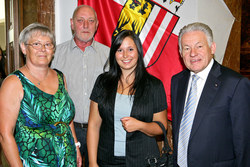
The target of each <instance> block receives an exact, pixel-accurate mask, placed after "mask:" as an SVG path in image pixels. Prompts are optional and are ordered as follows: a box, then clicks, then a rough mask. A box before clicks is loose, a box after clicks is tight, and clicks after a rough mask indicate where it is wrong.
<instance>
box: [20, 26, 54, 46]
mask: <svg viewBox="0 0 250 167" xmlns="http://www.w3.org/2000/svg"><path fill="white" fill-rule="evenodd" d="M36 33H40V34H41V35H42V36H48V37H49V38H50V39H51V41H52V44H53V45H54V46H56V40H55V35H54V33H52V31H51V30H50V29H49V27H47V26H45V25H43V24H40V23H32V24H30V25H28V26H27V27H25V28H24V29H23V31H22V32H21V33H20V35H19V45H21V44H22V43H24V44H27V42H28V41H29V40H30V39H31V38H32V35H34V34H36Z"/></svg>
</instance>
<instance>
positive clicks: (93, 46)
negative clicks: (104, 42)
mask: <svg viewBox="0 0 250 167" xmlns="http://www.w3.org/2000/svg"><path fill="white" fill-rule="evenodd" d="M70 48H71V50H73V49H75V48H79V47H78V46H77V45H76V43H75V41H74V36H73V37H72V39H71V42H70ZM87 48H90V49H91V48H92V49H93V50H94V51H95V52H97V50H96V41H95V40H94V39H93V42H92V44H91V45H90V46H87V47H86V48H85V50H86V49H87Z"/></svg>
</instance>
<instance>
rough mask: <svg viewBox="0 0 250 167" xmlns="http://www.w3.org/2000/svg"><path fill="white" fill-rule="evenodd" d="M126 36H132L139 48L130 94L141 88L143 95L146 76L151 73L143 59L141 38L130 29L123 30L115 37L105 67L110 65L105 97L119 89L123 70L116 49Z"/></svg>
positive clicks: (105, 81) (105, 82)
mask: <svg viewBox="0 0 250 167" xmlns="http://www.w3.org/2000/svg"><path fill="white" fill-rule="evenodd" d="M126 37H130V38H131V39H133V41H134V43H135V45H136V47H137V50H138V61H137V65H136V68H135V69H134V71H133V72H132V73H135V79H134V82H133V83H132V86H131V88H130V90H129V94H130V95H133V94H135V92H136V91H138V90H139V88H140V90H141V91H140V92H141V93H140V94H141V95H142V93H143V90H142V89H144V84H145V82H144V81H145V79H146V78H147V77H146V76H147V75H149V74H148V73H147V71H146V68H145V65H144V61H143V48H142V44H141V41H140V38H139V37H138V36H137V35H136V34H135V33H134V32H133V31H130V30H123V31H121V32H120V33H119V34H117V36H116V37H115V38H114V39H113V41H112V44H111V48H110V53H109V59H108V61H107V62H106V64H105V66H104V69H106V68H107V66H109V71H108V72H107V73H106V74H105V77H104V78H105V79H104V89H105V92H104V97H107V98H108V97H109V95H110V93H111V92H113V91H114V90H117V84H118V81H119V80H120V79H121V74H122V71H121V69H120V66H119V64H118V63H117V61H116V57H115V54H116V51H117V50H118V49H119V48H120V46H121V44H122V42H123V40H124V39H125V38H126Z"/></svg>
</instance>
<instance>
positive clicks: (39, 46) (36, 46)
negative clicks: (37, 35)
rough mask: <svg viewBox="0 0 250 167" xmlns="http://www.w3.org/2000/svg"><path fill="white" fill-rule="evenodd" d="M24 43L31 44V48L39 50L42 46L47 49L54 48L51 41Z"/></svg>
mask: <svg viewBox="0 0 250 167" xmlns="http://www.w3.org/2000/svg"><path fill="white" fill-rule="evenodd" d="M25 45H30V46H32V48H34V49H36V50H41V49H42V47H43V46H44V47H45V49H49V50H51V49H54V45H53V44H52V43H46V44H41V43H38V42H35V43H31V44H25Z"/></svg>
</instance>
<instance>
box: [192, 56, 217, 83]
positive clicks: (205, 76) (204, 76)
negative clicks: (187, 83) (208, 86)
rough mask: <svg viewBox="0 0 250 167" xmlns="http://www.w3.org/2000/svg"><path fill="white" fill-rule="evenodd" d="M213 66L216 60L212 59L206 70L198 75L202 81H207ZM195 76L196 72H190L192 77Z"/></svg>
mask: <svg viewBox="0 0 250 167" xmlns="http://www.w3.org/2000/svg"><path fill="white" fill-rule="evenodd" d="M213 64H214V59H211V61H210V62H209V64H208V66H207V67H206V68H205V69H204V70H202V71H201V72H198V73H197V74H196V75H198V76H199V77H200V78H201V79H202V80H206V79H207V76H208V74H209V72H210V70H211V68H212V66H213ZM193 74H194V72H190V76H192V75H193Z"/></svg>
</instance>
